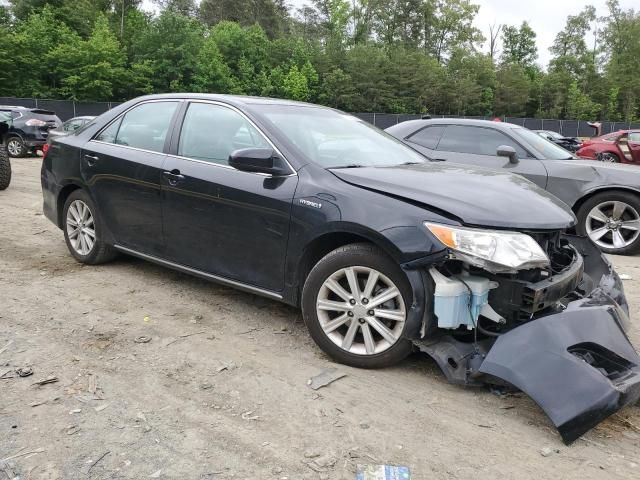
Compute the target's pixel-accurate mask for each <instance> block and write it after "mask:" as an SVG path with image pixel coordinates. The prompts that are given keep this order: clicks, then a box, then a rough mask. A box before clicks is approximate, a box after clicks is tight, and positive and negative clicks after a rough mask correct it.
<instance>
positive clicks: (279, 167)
mask: <svg viewBox="0 0 640 480" xmlns="http://www.w3.org/2000/svg"><path fill="white" fill-rule="evenodd" d="M229 165H230V166H232V167H233V168H235V169H237V170H242V171H243V172H255V173H267V174H269V175H287V174H288V173H289V169H288V168H287V166H286V164H285V162H284V160H283V159H282V158H280V157H279V156H278V155H277V154H276V153H275V152H274V151H273V150H272V149H271V148H242V149H240V150H235V151H233V152H231V155H229Z"/></svg>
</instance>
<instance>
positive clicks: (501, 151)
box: [496, 145, 518, 163]
mask: <svg viewBox="0 0 640 480" xmlns="http://www.w3.org/2000/svg"><path fill="white" fill-rule="evenodd" d="M496 153H497V155H498V156H499V157H507V158H508V159H509V163H518V154H517V153H516V149H515V148H513V147H510V146H508V145H500V146H499V147H498V150H497V152H496Z"/></svg>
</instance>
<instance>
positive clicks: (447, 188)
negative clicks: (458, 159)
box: [331, 162, 575, 230]
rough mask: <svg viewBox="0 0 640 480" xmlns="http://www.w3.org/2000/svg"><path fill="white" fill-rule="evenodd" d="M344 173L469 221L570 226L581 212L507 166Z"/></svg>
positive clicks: (351, 170)
mask: <svg viewBox="0 0 640 480" xmlns="http://www.w3.org/2000/svg"><path fill="white" fill-rule="evenodd" d="M331 172H332V173H333V174H334V175H336V176H337V177H338V178H339V179H341V180H343V181H345V182H347V183H350V184H352V185H355V186H357V187H361V188H366V189H368V190H373V191H376V192H379V193H382V194H388V195H393V196H395V197H400V198H404V199H407V200H409V201H413V202H418V203H420V204H423V205H425V206H426V207H431V208H434V209H436V210H438V211H440V212H445V213H448V214H449V216H454V217H456V219H458V220H459V221H460V222H462V223H464V224H466V225H477V226H483V227H496V228H512V229H513V228H516V229H534V230H538V229H540V230H551V229H565V228H568V227H570V226H572V225H573V224H574V223H575V216H574V215H573V213H572V212H571V210H570V209H569V207H567V205H566V204H565V203H563V202H562V201H561V200H559V199H558V198H556V197H554V196H553V195H551V194H550V193H548V192H546V191H545V190H542V189H541V188H539V187H538V186H537V185H535V184H534V183H532V182H530V181H529V180H527V179H525V178H524V177H521V176H519V175H513V174H510V173H505V172H498V171H494V170H489V169H484V168H476V167H468V166H465V165H456V164H447V165H443V164H438V163H431V162H430V163H425V164H419V165H400V166H394V167H360V168H343V169H332V170H331Z"/></svg>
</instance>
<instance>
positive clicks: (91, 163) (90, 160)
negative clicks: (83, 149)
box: [84, 154, 100, 167]
mask: <svg viewBox="0 0 640 480" xmlns="http://www.w3.org/2000/svg"><path fill="white" fill-rule="evenodd" d="M84 158H85V159H86V160H87V165H89V166H90V167H93V166H94V165H95V164H96V163H98V160H100V157H98V156H97V155H89V154H85V156H84Z"/></svg>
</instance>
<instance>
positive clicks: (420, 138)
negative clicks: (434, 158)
mask: <svg viewBox="0 0 640 480" xmlns="http://www.w3.org/2000/svg"><path fill="white" fill-rule="evenodd" d="M444 129H445V126H444V125H434V126H431V127H426V128H423V129H422V130H419V131H417V132H416V133H414V134H413V135H411V136H410V137H409V138H408V139H407V140H409V141H410V142H413V143H415V144H417V145H420V146H422V147H426V148H429V149H431V150H435V149H436V147H437V146H438V142H439V141H440V137H441V136H442V132H444Z"/></svg>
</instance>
